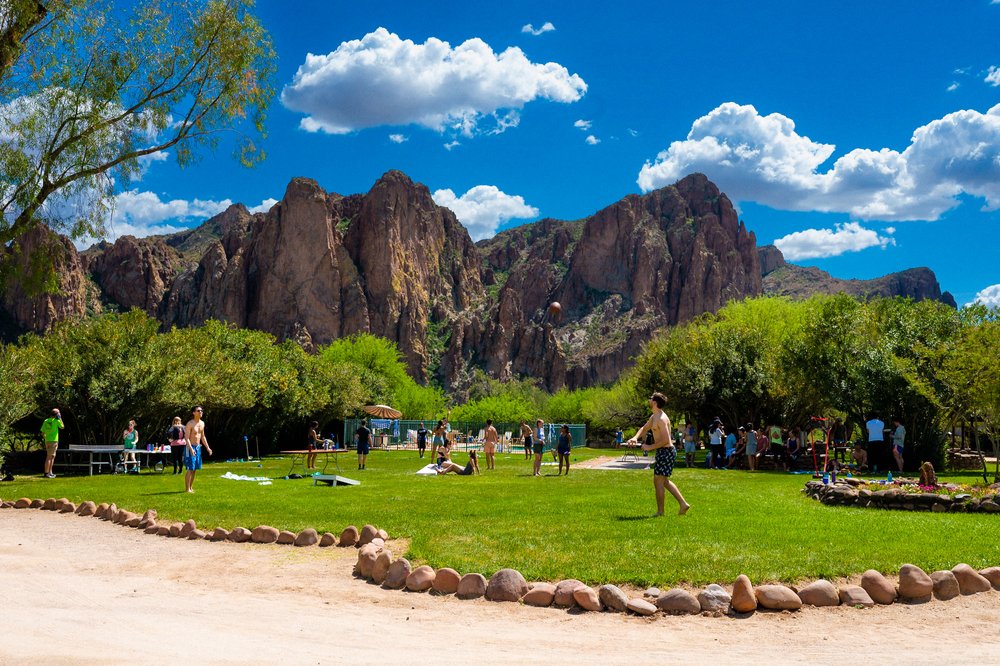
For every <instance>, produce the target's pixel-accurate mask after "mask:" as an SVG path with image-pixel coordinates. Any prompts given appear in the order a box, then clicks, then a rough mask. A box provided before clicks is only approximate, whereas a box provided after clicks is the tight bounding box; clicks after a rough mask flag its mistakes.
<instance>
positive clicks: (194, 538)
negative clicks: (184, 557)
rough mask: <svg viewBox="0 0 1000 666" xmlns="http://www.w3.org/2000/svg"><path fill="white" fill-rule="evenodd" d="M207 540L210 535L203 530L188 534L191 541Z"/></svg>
mask: <svg viewBox="0 0 1000 666" xmlns="http://www.w3.org/2000/svg"><path fill="white" fill-rule="evenodd" d="M207 538H208V533H207V532H205V530H202V529H196V530H194V531H192V532H191V534H188V539H190V540H191V541H198V540H199V539H202V540H204V539H207Z"/></svg>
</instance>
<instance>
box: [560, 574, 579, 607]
mask: <svg viewBox="0 0 1000 666" xmlns="http://www.w3.org/2000/svg"><path fill="white" fill-rule="evenodd" d="M581 587H586V585H584V584H583V582H582V581H579V580H576V579H575V578H568V579H566V580H561V581H559V582H558V583H556V596H555V598H554V599H553V600H552V603H553V605H555V606H560V607H562V608H569V607H571V606H574V605H575V604H576V600H575V599H574V598H573V593H574V592H576V591H577V590H578V589H579V588H581Z"/></svg>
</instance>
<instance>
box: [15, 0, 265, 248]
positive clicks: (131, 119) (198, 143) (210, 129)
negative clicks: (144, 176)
mask: <svg viewBox="0 0 1000 666" xmlns="http://www.w3.org/2000/svg"><path fill="white" fill-rule="evenodd" d="M3 5H4V6H3V8H2V9H0V245H5V244H7V243H9V242H10V241H12V240H15V239H16V238H18V237H19V236H20V235H22V234H23V233H24V232H25V231H27V230H28V229H29V228H31V227H32V226H33V225H34V224H36V223H39V222H44V223H46V224H48V225H49V226H50V227H52V228H53V229H55V230H57V231H61V232H65V233H68V234H69V235H70V236H71V237H73V238H82V237H94V238H100V237H103V236H104V235H105V231H106V222H107V219H108V215H109V213H110V212H111V211H112V209H113V205H114V195H115V193H116V192H119V191H121V190H122V189H124V188H127V187H128V185H129V183H130V182H131V181H133V180H134V179H135V178H136V177H137V176H139V175H140V174H141V172H142V170H143V168H144V166H145V165H146V164H147V163H148V161H149V160H151V159H159V157H158V156H163V155H165V152H166V151H168V150H169V151H170V152H172V153H173V155H174V157H175V159H176V160H177V162H178V164H180V165H181V166H184V165H188V164H190V163H191V162H192V161H194V160H195V159H196V157H197V155H198V151H199V150H201V149H205V148H207V149H214V148H215V147H216V146H217V144H218V143H219V140H220V137H222V136H223V135H224V134H225V133H231V134H233V138H234V139H235V144H236V149H235V156H236V158H237V159H238V160H239V161H240V162H241V163H243V164H245V165H248V166H249V165H252V164H253V163H254V162H256V161H257V160H260V159H262V158H263V156H264V153H263V152H262V151H261V149H260V146H259V145H258V139H259V138H260V137H263V136H264V135H265V127H264V120H265V113H266V110H267V107H268V105H269V103H270V101H271V99H272V97H273V95H274V89H273V87H272V84H271V77H272V76H273V73H274V71H275V65H274V59H275V54H274V49H273V47H272V44H271V38H270V36H269V34H268V33H267V31H266V30H265V29H264V28H263V26H262V25H261V24H260V22H259V21H258V20H257V18H256V16H255V15H254V13H253V10H254V2H253V0H138V1H137V2H135V3H128V4H127V5H122V3H118V2H116V1H115V0H7V2H4V3H3ZM125 6H127V7H128V8H129V9H128V10H124V9H123V7H125Z"/></svg>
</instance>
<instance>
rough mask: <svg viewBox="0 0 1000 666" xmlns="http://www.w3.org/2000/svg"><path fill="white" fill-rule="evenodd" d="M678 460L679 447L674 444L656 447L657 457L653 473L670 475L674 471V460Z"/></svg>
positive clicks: (654, 461)
mask: <svg viewBox="0 0 1000 666" xmlns="http://www.w3.org/2000/svg"><path fill="white" fill-rule="evenodd" d="M676 460H677V449H676V448H674V447H672V446H664V447H663V448H660V449H656V458H654V460H653V474H654V475H656V476H670V475H671V474H673V473H674V461H676Z"/></svg>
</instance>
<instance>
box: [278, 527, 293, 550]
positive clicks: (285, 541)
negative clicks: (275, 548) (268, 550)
mask: <svg viewBox="0 0 1000 666" xmlns="http://www.w3.org/2000/svg"><path fill="white" fill-rule="evenodd" d="M277 543H280V544H281V545H282V546H291V545H292V544H293V543H295V532H292V531H291V530H281V531H280V532H278V539H277Z"/></svg>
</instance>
